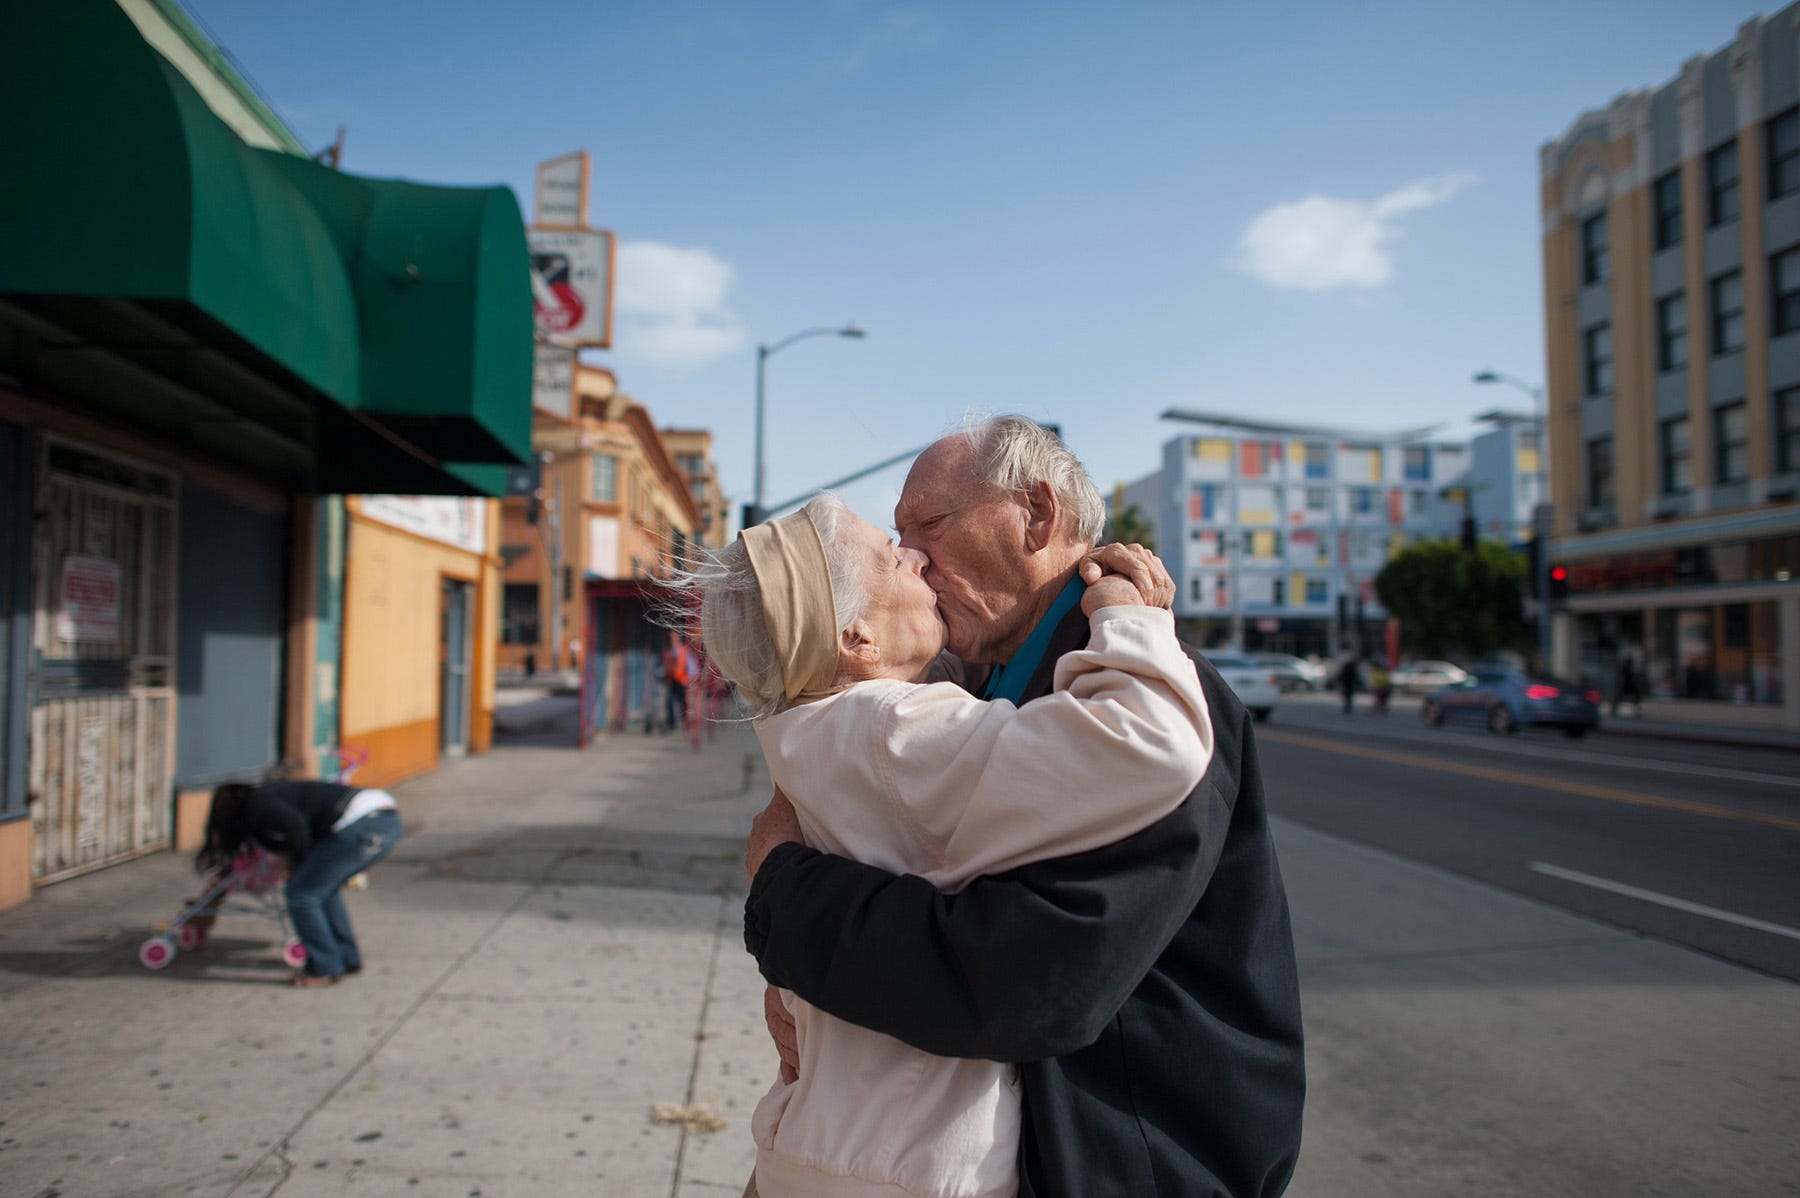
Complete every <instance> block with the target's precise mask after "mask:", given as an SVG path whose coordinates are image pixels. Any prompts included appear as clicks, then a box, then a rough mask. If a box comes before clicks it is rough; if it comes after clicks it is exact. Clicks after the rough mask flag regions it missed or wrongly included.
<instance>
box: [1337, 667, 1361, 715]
mask: <svg viewBox="0 0 1800 1198" xmlns="http://www.w3.org/2000/svg"><path fill="white" fill-rule="evenodd" d="M1359 674H1360V671H1359V670H1358V668H1357V664H1356V658H1355V657H1354V656H1352V657H1346V658H1345V659H1344V662H1343V664H1342V665H1340V666H1339V667H1338V676H1337V685H1338V691H1339V693H1341V694H1342V695H1343V696H1344V714H1345V715H1349V714H1350V705H1351V704H1352V703H1354V702H1355V701H1356V692H1357V689H1358V688H1359V687H1360V686H1361V681H1362V680H1361V678H1360V676H1359Z"/></svg>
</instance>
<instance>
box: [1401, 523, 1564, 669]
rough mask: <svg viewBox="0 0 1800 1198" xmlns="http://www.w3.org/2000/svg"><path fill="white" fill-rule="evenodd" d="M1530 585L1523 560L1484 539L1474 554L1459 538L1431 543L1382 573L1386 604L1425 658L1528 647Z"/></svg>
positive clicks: (1410, 549)
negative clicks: (1524, 605)
mask: <svg viewBox="0 0 1800 1198" xmlns="http://www.w3.org/2000/svg"><path fill="white" fill-rule="evenodd" d="M1524 585H1525V562H1524V560H1523V559H1522V558H1520V557H1519V556H1518V555H1517V554H1515V553H1513V552H1512V551H1511V550H1510V549H1508V548H1507V547H1506V546H1505V545H1502V544H1501V543H1500V542H1498V541H1482V542H1480V543H1478V544H1477V545H1476V547H1475V551H1474V552H1473V553H1471V552H1469V551H1468V550H1466V549H1464V548H1463V547H1462V546H1461V545H1459V544H1457V543H1456V542H1455V541H1450V540H1445V541H1424V542H1421V543H1420V544H1417V545H1413V546H1410V547H1408V548H1406V549H1404V550H1402V551H1401V552H1399V553H1397V554H1395V555H1394V556H1393V557H1392V558H1391V559H1389V561H1388V564H1387V565H1385V566H1383V567H1382V568H1381V573H1379V574H1377V575H1376V576H1375V594H1376V595H1377V597H1379V598H1380V600H1381V605H1382V606H1383V607H1385V608H1387V610H1388V614H1389V615H1391V616H1394V617H1395V618H1397V619H1398V620H1399V621H1400V639H1401V643H1402V644H1403V645H1405V646H1406V647H1407V648H1409V649H1411V650H1413V651H1415V652H1417V653H1418V654H1419V655H1421V656H1423V657H1445V656H1452V655H1455V654H1458V653H1460V654H1462V655H1465V659H1466V658H1468V657H1482V656H1485V655H1487V654H1490V653H1494V652H1496V651H1498V650H1501V649H1524V648H1527V647H1529V646H1528V642H1529V640H1530V637H1529V635H1528V633H1527V630H1526V624H1525V617H1524V613H1523V611H1522V609H1521V595H1522V593H1523V590H1524Z"/></svg>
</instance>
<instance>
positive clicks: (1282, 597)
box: [1269, 578, 1287, 607]
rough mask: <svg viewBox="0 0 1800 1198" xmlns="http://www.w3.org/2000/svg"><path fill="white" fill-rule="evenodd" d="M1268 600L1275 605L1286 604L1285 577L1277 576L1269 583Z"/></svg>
mask: <svg viewBox="0 0 1800 1198" xmlns="http://www.w3.org/2000/svg"><path fill="white" fill-rule="evenodd" d="M1269 601H1270V602H1271V603H1273V604H1274V605H1275V606H1276V607H1286V606H1287V579H1285V578H1277V579H1276V580H1275V581H1274V582H1272V583H1270V584H1269Z"/></svg>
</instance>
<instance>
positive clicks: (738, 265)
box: [182, 0, 1770, 525]
mask: <svg viewBox="0 0 1800 1198" xmlns="http://www.w3.org/2000/svg"><path fill="white" fill-rule="evenodd" d="M182 2H183V4H184V5H185V7H186V8H187V9H188V11H189V12H190V13H192V14H193V15H194V16H195V17H196V18H198V20H199V22H200V24H201V25H202V27H203V28H204V29H205V30H206V31H207V32H208V33H209V34H210V35H211V36H213V37H214V38H215V39H216V40H217V41H218V42H220V43H221V44H222V45H223V46H224V47H225V49H226V50H227V51H228V52H229V53H230V54H231V55H232V57H233V59H234V60H235V61H236V62H237V63H238V65H239V66H240V68H241V69H242V70H243V71H244V72H245V73H246V74H247V75H248V76H249V77H250V78H251V79H252V80H253V81H254V82H255V83H256V84H257V86H258V87H259V88H260V89H261V90H262V91H263V92H264V93H265V95H266V96H267V97H268V98H269V99H270V100H271V102H272V103H273V105H274V106H275V108H276V109H277V111H279V112H280V113H281V114H282V115H283V117H284V118H286V119H287V121H288V122H289V123H290V124H291V125H292V126H293V127H294V129H295V131H296V132H298V133H299V134H300V135H301V137H302V138H303V140H305V141H307V142H308V143H309V144H314V145H317V146H324V145H327V144H329V143H330V142H331V141H332V139H333V138H334V137H335V136H336V131H337V127H338V126H339V125H343V126H345V127H346V128H347V134H346V144H345V157H344V162H343V165H344V168H345V169H346V170H350V171H354V172H357V173H361V174H368V175H375V176H397V177H404V178H411V179H417V180H421V181H425V182H437V183H493V182H499V183H505V184H509V185H511V186H512V188H513V190H514V192H515V193H516V194H517V195H518V197H519V199H520V203H521V206H522V207H523V208H525V210H526V215H527V218H528V219H529V216H530V204H531V195H532V180H533V172H534V168H535V166H536V164H537V163H538V162H540V161H542V160H544V159H546V158H551V157H554V156H556V155H559V154H562V153H566V152H568V151H571V150H577V149H586V150H588V151H589V152H590V153H591V154H592V156H593V160H594V175H593V179H594V186H593V195H594V199H593V206H592V219H593V222H594V223H595V224H596V225H598V226H600V227H604V228H610V229H613V230H615V231H616V232H617V234H618V236H619V240H620V247H621V252H620V262H619V275H618V280H617V288H618V294H617V299H618V318H617V320H616V323H615V338H614V348H613V349H612V350H611V351H593V352H591V353H590V354H589V360H591V361H594V362H596V363H599V364H603V365H607V366H610V367H611V368H612V369H614V370H615V371H616V372H617V374H618V377H619V381H620V384H621V385H622V386H623V387H624V389H625V390H626V391H628V392H629V393H631V394H632V395H634V396H635V397H637V398H638V399H640V400H641V401H643V402H644V403H645V404H646V405H648V407H649V408H650V410H651V412H652V413H653V415H654V416H655V418H656V419H657V421H658V422H659V423H661V424H665V425H678V426H683V427H696V426H698V427H708V428H711V429H713V430H714V432H715V434H716V435H717V454H718V459H719V465H720V470H721V473H722V475H723V479H724V483H725V486H726V489H727V490H728V491H729V492H731V493H732V495H733V497H734V499H735V500H736V501H739V502H742V501H744V500H747V499H748V498H749V497H750V491H751V475H752V461H753V452H752V436H753V426H754V418H753V408H754V402H753V401H754V376H755V371H754V365H755V346H756V345H757V344H758V343H759V342H761V343H772V342H774V341H777V340H780V339H781V338H783V337H785V336H787V335H788V334H790V333H793V332H795V331H797V330H800V329H805V328H810V327H814V326H819V325H833V324H838V323H841V322H844V321H854V322H856V323H858V324H860V325H862V326H863V327H865V328H867V329H868V330H869V337H868V339H866V340H863V341H846V340H838V339H836V338H829V339H828V338H819V339H816V340H810V341H805V342H802V343H799V344H797V345H794V346H792V347H790V348H789V349H787V350H785V351H783V352H782V353H781V354H779V355H777V356H775V357H773V358H771V359H770V361H769V376H768V417H767V438H768V451H767V453H768V483H767V498H768V499H769V500H770V501H771V502H775V501H780V500H783V499H787V498H789V497H791V496H794V495H798V494H802V493H804V492H806V491H808V490H810V489H811V488H813V487H815V486H818V485H819V484H821V483H823V482H825V481H827V480H829V479H832V478H834V477H838V476H840V475H844V474H847V473H849V472H851V471H853V470H856V469H859V468H861V467H863V466H865V465H868V464H871V463H873V462H875V461H878V460H880V459H882V458H885V457H888V456H891V455H893V454H896V453H899V452H901V451H903V450H906V449H908V448H910V447H913V446H917V445H922V444H924V443H926V442H928V441H930V440H931V439H932V438H933V437H934V436H936V435H937V434H938V433H939V432H941V431H943V430H944V429H945V428H946V427H948V426H950V425H952V424H954V423H955V422H956V421H958V420H959V419H960V417H961V416H962V414H963V413H964V412H965V411H966V410H968V409H971V408H976V409H984V410H991V411H1022V412H1026V413H1028V414H1030V415H1033V416H1036V417H1037V418H1039V419H1042V420H1047V421H1054V422H1056V423H1058V424H1060V425H1061V426H1062V428H1063V431H1064V436H1065V437H1066V438H1067V439H1068V440H1069V442H1070V443H1071V444H1072V445H1073V446H1074V448H1075V449H1076V451H1077V452H1078V453H1079V454H1080V455H1081V456H1082V457H1083V459H1084V460H1085V461H1086V462H1087V464H1088V466H1089V468H1090V470H1091V471H1092V473H1093V475H1094V478H1095V481H1096V482H1098V483H1099V484H1100V485H1101V487H1102V488H1103V489H1109V488H1110V487H1111V485H1112V484H1113V483H1115V482H1119V481H1126V480H1130V479H1135V478H1137V477H1140V476H1142V475H1143V474H1146V473H1148V472H1150V471H1152V470H1154V469H1155V468H1156V467H1157V465H1158V464H1159V461H1160V456H1159V455H1160V446H1161V445H1162V443H1163V442H1164V441H1166V440H1167V439H1168V438H1170V437H1171V436H1175V435H1178V434H1180V433H1181V432H1182V431H1184V429H1183V426H1180V425H1175V424H1170V423H1167V422H1164V421H1161V420H1159V419H1158V418H1157V416H1158V413H1160V412H1161V411H1162V410H1164V409H1165V408H1168V407H1172V406H1181V407H1192V408H1209V409H1221V410H1227V411H1234V412H1243V413H1253V414H1259V415H1263V416H1267V417H1270V418H1277V419H1292V420H1318V421H1330V422H1332V423H1335V424H1342V425H1351V426H1366V427H1374V428H1384V427H1398V426H1412V425H1419V424H1431V423H1437V422H1444V423H1445V424H1446V425H1447V426H1448V428H1447V430H1446V431H1447V432H1449V433H1452V434H1455V433H1460V432H1462V431H1464V430H1466V429H1467V428H1468V427H1469V425H1468V419H1469V417H1470V416H1471V415H1473V414H1474V413H1476V412H1479V411H1482V410H1485V409H1487V408H1490V407H1493V406H1496V405H1497V404H1506V405H1509V406H1525V405H1527V404H1528V402H1529V401H1528V400H1526V398H1525V397H1524V396H1522V395H1519V394H1517V393H1515V392H1510V391H1507V390H1505V389H1502V388H1494V387H1476V386H1472V385H1471V384H1470V382H1469V376H1470V375H1471V373H1473V372H1474V371H1475V370H1478V369H1481V368H1484V367H1491V368H1493V369H1496V370H1500V371H1503V372H1506V373H1509V374H1512V375H1516V376H1519V377H1521V378H1524V379H1526V380H1529V381H1531V382H1537V381H1538V380H1540V379H1541V378H1542V375H1543V370H1544V367H1543V358H1544V354H1543V331H1542V315H1541V308H1542V299H1541V282H1540V280H1541V273H1542V271H1541V264H1540V257H1539V244H1538V231H1539V224H1538V205H1537V190H1538V176H1537V152H1538V147H1539V146H1540V145H1541V144H1542V143H1543V142H1544V141H1546V140H1548V139H1549V138H1552V137H1554V136H1557V135H1559V134H1561V133H1562V132H1563V131H1564V130H1565V129H1567V128H1568V126H1569V125H1570V123H1571V122H1572V121H1573V120H1574V118H1575V117H1576V115H1577V114H1578V113H1579V112H1581V111H1582V110H1584V109H1587V108H1593V107H1599V106H1602V105H1604V104H1606V103H1608V102H1609V101H1610V100H1611V99H1612V98H1613V97H1614V96H1616V95H1617V94H1619V93H1620V92H1621V91H1625V90H1628V89H1631V88H1634V87H1641V86H1652V85H1657V84H1661V83H1663V82H1664V81H1666V80H1668V79H1670V78H1671V77H1673V76H1674V75H1675V73H1676V72H1677V70H1678V69H1679V67H1680V64H1681V62H1682V60H1683V59H1685V58H1687V57H1689V56H1691V55H1693V54H1695V53H1701V52H1708V51H1711V50H1714V49H1716V48H1718V47H1719V46H1722V45H1724V44H1725V43H1727V42H1728V41H1730V40H1731V38H1732V37H1733V36H1734V34H1735V32H1736V29H1737V27H1738V25H1739V24H1740V23H1741V22H1742V21H1744V20H1745V19H1747V18H1748V17H1750V16H1753V15H1754V14H1756V13H1757V12H1761V11H1770V9H1769V8H1768V7H1766V6H1760V5H1755V4H1739V3H1727V2H1724V0H1713V2H1711V3H1702V2H1698V0H1633V2H1630V3H1625V2H1607V3H1597V2H1595V3H1584V2H1581V0H1574V2H1569V0H1564V2H1561V3H1539V2H1537V0H1527V2H1523V3H1518V2H1515V3H1512V4H1506V5H1488V4H1483V5H1477V4H1472V3H1443V2H1440V3H1409V4H1399V3H1380V2H1374V3H1366V4H1356V5H1350V4H1342V3H1294V4H1285V5H1260V4H1241V3H1220V2H1213V0H1208V2H1205V3H1185V4H1177V3H1125V4H1111V5H1101V4H1098V3H1089V4H1072V3H1035V4H1025V3H1010V2H1005V3H1003V2H991V3H964V4H951V3H923V4H906V3H894V4H888V3H877V2H874V0H815V2H811V3H782V4H750V3H685V2H681V0H671V2H667V3H649V2H636V3H596V2H586V3H576V2H567V3H557V2H553V0H514V3H512V4H509V5H506V6H504V8H503V7H502V6H500V5H497V4H493V3H474V2H472V0H442V2H438V3H429V4H428V3H424V2H422V0H419V2H407V3H400V2H382V0H373V2H372V0H358V2H357V3H344V2H340V0H310V2H309V3H306V4H295V3H293V2H292V0H182ZM903 477H904V466H897V467H894V468H893V469H891V470H888V471H886V472H884V473H882V474H880V475H877V476H875V477H873V478H871V479H870V480H868V481H867V482H864V483H861V484H858V485H856V486H854V487H851V488H849V489H847V490H846V496H847V497H848V498H849V499H850V501H851V502H852V504H853V505H854V506H855V507H856V508H857V510H859V511H860V512H862V514H864V515H865V516H867V517H869V518H870V519H872V520H875V521H877V522H878V523H881V524H884V525H885V524H886V523H887V521H888V519H889V518H890V516H891V510H892V505H893V501H894V499H895V498H896V497H897V495H898V493H899V487H900V483H901V480H902V479H903Z"/></svg>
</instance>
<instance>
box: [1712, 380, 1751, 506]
mask: <svg viewBox="0 0 1800 1198" xmlns="http://www.w3.org/2000/svg"><path fill="white" fill-rule="evenodd" d="M1749 477H1750V413H1749V409H1748V408H1747V407H1746V406H1745V404H1744V401H1743V400H1741V399H1740V400H1738V401H1737V402H1736V403H1730V404H1726V405H1725V406H1724V407H1719V408H1714V409H1713V482H1715V483H1717V484H1719V485H1721V486H1723V485H1726V484H1729V483H1741V482H1743V481H1744V480H1745V479H1747V478H1749Z"/></svg>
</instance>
